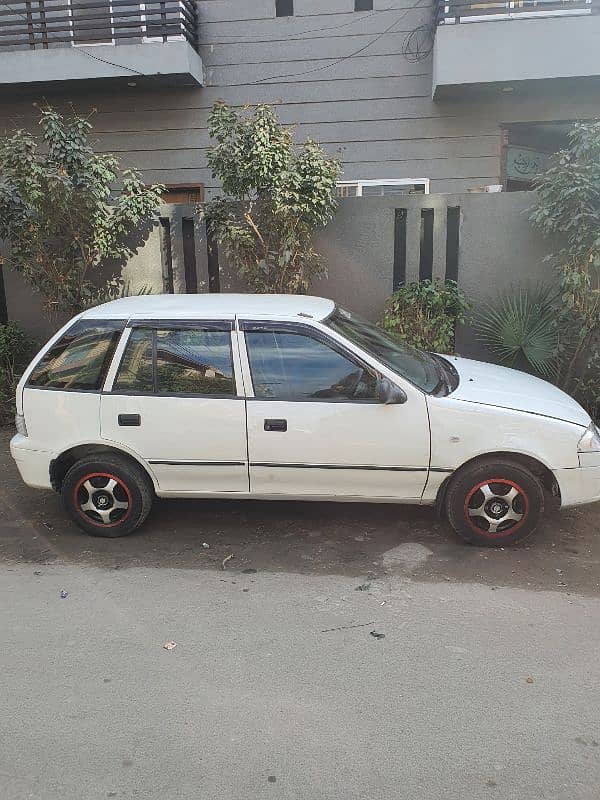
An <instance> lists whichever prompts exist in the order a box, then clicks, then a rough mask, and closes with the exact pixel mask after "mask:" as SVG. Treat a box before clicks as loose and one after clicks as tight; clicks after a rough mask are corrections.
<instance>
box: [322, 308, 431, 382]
mask: <svg viewBox="0 0 600 800" xmlns="http://www.w3.org/2000/svg"><path fill="white" fill-rule="evenodd" d="M325 324H326V325H329V327H330V328H333V330H334V331H337V332H338V333H341V334H342V336H344V337H345V338H346V339H349V340H350V341H351V342H354V344H356V345H358V346H359V347H360V348H361V349H362V350H364V351H365V352H367V353H370V354H371V355H372V356H375V358H377V359H378V360H379V361H381V362H382V363H383V364H385V365H386V367H389V368H390V369H393V370H394V372H397V373H398V375H402V376H403V377H404V378H408V380H409V381H410V382H411V383H414V384H415V386H418V387H419V388H420V389H423V390H424V391H426V392H435V391H437V389H438V388H439V386H440V381H441V377H440V373H439V369H438V367H436V361H435V359H434V358H433V356H432V355H430V354H429V353H425V352H423V351H422V350H417V348H416V347H411V346H410V345H408V344H406V343H404V342H401V341H400V340H398V339H394V338H393V337H392V336H391V335H390V334H389V333H386V332H385V331H383V330H381V328H378V327H377V326H376V325H373V323H372V322H366V321H365V320H363V319H361V318H360V317H357V316H356V315H355V314H351V313H350V312H349V311H346V310H345V309H343V308H339V307H338V308H336V310H335V312H334V313H333V314H332V315H331V316H330V317H329V319H328V320H327V322H326V323H325Z"/></svg>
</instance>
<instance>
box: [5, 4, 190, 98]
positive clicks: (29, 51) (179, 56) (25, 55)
mask: <svg viewBox="0 0 600 800" xmlns="http://www.w3.org/2000/svg"><path fill="white" fill-rule="evenodd" d="M197 25H198V21H197V17H196V5H195V2H194V0H145V2H143V3H142V2H133V0H13V2H8V3H4V4H3V5H2V4H0V88H1V89H3V90H7V89H10V88H11V87H12V88H14V89H16V90H19V91H22V90H23V89H24V88H25V87H26V86H27V85H29V86H31V87H49V86H51V85H52V84H57V85H59V86H60V87H62V86H63V85H64V83H65V82H69V83H70V84H78V83H81V82H83V81H94V82H97V81H103V82H106V81H113V82H117V83H118V82H123V81H127V82H128V83H130V84H137V83H141V84H144V83H151V84H152V85H156V84H157V83H158V84H161V85H169V86H174V85H185V84H190V85H196V86H198V85H202V77H203V74H202V61H201V59H200V56H199V55H198V35H197Z"/></svg>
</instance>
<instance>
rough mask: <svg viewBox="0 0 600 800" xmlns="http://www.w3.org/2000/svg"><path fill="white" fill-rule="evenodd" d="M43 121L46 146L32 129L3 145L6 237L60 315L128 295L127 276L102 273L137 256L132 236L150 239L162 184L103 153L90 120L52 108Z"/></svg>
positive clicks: (0, 229)
mask: <svg viewBox="0 0 600 800" xmlns="http://www.w3.org/2000/svg"><path fill="white" fill-rule="evenodd" d="M39 124H40V127H41V139H42V143H43V146H40V144H41V143H40V142H39V141H38V140H37V139H36V138H35V137H34V136H33V135H32V134H30V133H28V132H27V131H24V130H17V131H15V132H14V133H12V134H11V135H8V136H5V137H4V138H3V139H1V140H0V238H2V239H6V240H8V242H9V243H10V255H9V259H8V263H9V266H10V267H11V268H12V269H15V270H18V271H19V272H21V273H22V274H23V276H24V278H25V279H26V280H27V281H28V283H29V284H31V286H32V287H33V288H34V289H35V290H36V291H38V292H40V293H41V294H42V296H43V298H44V308H45V310H46V312H47V313H48V315H49V316H53V315H54V314H55V313H56V312H59V311H68V312H71V313H75V312H78V311H81V310H82V309H83V308H86V307H88V306H90V305H94V304H96V303H98V302H102V301H103V300H105V299H107V298H110V297H112V296H116V295H119V294H120V293H122V291H123V285H122V279H121V278H120V274H119V275H117V276H113V277H112V278H111V279H109V280H108V281H107V280H104V281H102V279H101V277H100V276H101V269H102V268H103V267H105V266H106V265H107V264H108V265H110V264H113V265H114V263H115V262H118V263H119V264H120V265H123V264H124V262H125V261H126V260H127V258H128V257H129V256H131V255H132V254H133V253H134V252H135V248H136V247H137V246H139V244H140V243H141V242H140V241H138V242H136V243H132V240H131V235H132V233H134V232H136V231H138V232H139V231H140V230H141V228H142V227H143V226H146V228H147V231H146V235H147V232H148V231H149V226H150V225H151V224H152V223H153V222H154V214H155V210H156V208H157V206H158V205H159V203H160V198H161V191H162V187H161V186H150V187H147V186H145V185H144V183H143V181H142V179H141V177H140V175H139V174H138V173H137V172H135V171H133V170H125V171H121V170H120V168H119V162H118V160H117V159H116V158H115V156H113V155H109V154H97V153H95V152H94V150H93V148H92V145H91V144H90V142H89V133H90V131H91V128H92V126H91V123H90V121H89V120H88V119H86V118H83V117H80V116H73V117H71V118H64V117H63V116H61V115H60V114H59V113H58V112H57V111H55V110H54V109H52V108H47V109H44V110H42V111H41V113H40V119H39ZM117 187H118V188H117Z"/></svg>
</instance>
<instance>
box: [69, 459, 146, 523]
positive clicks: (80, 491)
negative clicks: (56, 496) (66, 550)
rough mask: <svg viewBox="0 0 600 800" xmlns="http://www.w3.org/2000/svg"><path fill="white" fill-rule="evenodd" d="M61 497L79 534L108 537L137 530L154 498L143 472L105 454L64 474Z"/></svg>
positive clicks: (86, 461)
mask: <svg viewBox="0 0 600 800" xmlns="http://www.w3.org/2000/svg"><path fill="white" fill-rule="evenodd" d="M112 482H114V484H113V483H112ZM61 494H62V500H63V504H64V506H65V508H66V510H67V512H68V513H69V515H70V516H71V517H72V519H73V520H74V521H75V522H76V524H77V525H78V526H79V527H80V528H81V529H82V530H83V531H85V532H86V533H89V534H90V535H91V536H104V537H111V538H113V537H118V536H127V535H128V534H130V533H133V531H135V530H136V529H137V528H139V527H140V525H141V524H142V523H143V522H144V520H145V519H146V517H147V516H148V514H149V513H150V510H151V508H152V501H153V499H154V491H153V487H152V484H151V481H150V479H149V478H148V476H147V475H146V473H145V472H144V470H143V469H142V468H141V467H139V466H137V464H135V463H134V462H132V461H130V460H129V459H128V458H125V457H124V456H119V455H118V454H108V453H107V454H104V453H97V454H96V455H91V456H87V457H86V458H82V459H81V460H80V461H77V462H76V463H75V464H74V465H73V466H72V467H71V469H70V470H69V471H68V472H67V474H66V475H65V479H64V481H63V484H62V489H61ZM86 506H88V508H85V507H86Z"/></svg>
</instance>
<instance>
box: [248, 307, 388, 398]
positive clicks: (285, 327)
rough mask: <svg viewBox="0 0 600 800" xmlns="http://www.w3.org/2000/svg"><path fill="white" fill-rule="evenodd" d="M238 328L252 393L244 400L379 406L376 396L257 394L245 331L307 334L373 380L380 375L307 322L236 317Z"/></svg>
mask: <svg viewBox="0 0 600 800" xmlns="http://www.w3.org/2000/svg"><path fill="white" fill-rule="evenodd" d="M238 324H239V330H240V332H241V333H242V334H243V340H244V352H245V358H246V363H247V365H248V374H249V377H250V382H251V386H250V388H251V391H252V395H249V394H248V393H246V400H248V401H250V400H253V401H259V402H261V403H338V404H339V403H343V404H347V405H348V404H349V405H380V402H379V400H378V399H377V398H376V397H373V398H355V399H352V398H349V397H257V396H256V392H255V389H254V385H255V384H254V375H253V373H252V364H251V361H250V348H249V346H248V341H247V339H246V333H247V332H248V333H255V332H256V333H292V334H296V335H301V336H308V338H311V339H314V340H315V341H317V342H320V343H321V344H324V345H326V346H327V347H329V348H330V349H331V350H333V351H334V352H335V353H337V354H338V355H340V356H342V357H343V358H345V359H347V360H348V361H350V362H351V363H353V364H355V365H356V366H357V367H359V368H360V369H362V370H363V371H365V372H367V373H368V374H369V375H371V376H372V377H374V378H375V379H376V380H377V379H378V378H379V377H380V373H379V372H378V371H377V370H376V369H375V368H374V367H372V366H371V365H370V364H367V362H366V361H364V360H363V359H362V358H360V356H358V355H357V354H356V353H353V352H352V351H351V350H349V349H348V348H347V347H344V345H343V344H342V343H341V342H338V341H336V340H335V339H333V338H332V337H330V336H328V335H327V334H326V333H325V332H324V331H322V330H321V329H320V328H316V327H314V326H313V325H308V324H306V323H302V322H288V321H286V320H251V319H242V320H239V323H238Z"/></svg>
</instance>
